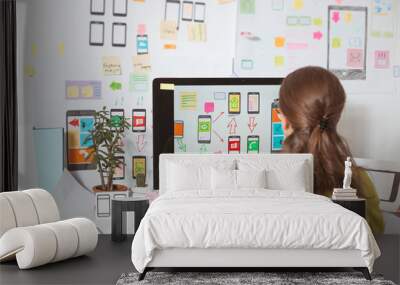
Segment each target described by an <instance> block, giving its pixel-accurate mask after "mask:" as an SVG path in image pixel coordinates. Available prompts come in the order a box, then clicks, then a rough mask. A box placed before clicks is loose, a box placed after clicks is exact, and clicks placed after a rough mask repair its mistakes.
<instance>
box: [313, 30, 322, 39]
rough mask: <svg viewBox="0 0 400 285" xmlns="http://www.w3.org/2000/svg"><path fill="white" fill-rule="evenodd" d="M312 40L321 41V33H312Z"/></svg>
mask: <svg viewBox="0 0 400 285" xmlns="http://www.w3.org/2000/svg"><path fill="white" fill-rule="evenodd" d="M313 39H314V40H320V39H322V33H321V32H320V31H318V32H314V33H313Z"/></svg>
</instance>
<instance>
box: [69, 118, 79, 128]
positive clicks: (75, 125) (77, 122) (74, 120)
mask: <svg viewBox="0 0 400 285" xmlns="http://www.w3.org/2000/svg"><path fill="white" fill-rule="evenodd" d="M69 124H70V125H71V126H73V127H77V126H79V120H78V119H73V120H72V121H69Z"/></svg>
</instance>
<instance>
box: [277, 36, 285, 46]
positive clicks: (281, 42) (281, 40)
mask: <svg viewBox="0 0 400 285" xmlns="http://www.w3.org/2000/svg"><path fill="white" fill-rule="evenodd" d="M285 41H286V39H285V38H284V37H275V46H276V47H283V46H284V45H285Z"/></svg>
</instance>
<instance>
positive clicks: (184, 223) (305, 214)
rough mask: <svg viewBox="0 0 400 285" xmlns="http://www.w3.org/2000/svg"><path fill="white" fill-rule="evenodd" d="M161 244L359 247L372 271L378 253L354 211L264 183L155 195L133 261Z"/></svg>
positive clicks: (138, 263) (143, 259) (142, 262)
mask: <svg viewBox="0 0 400 285" xmlns="http://www.w3.org/2000/svg"><path fill="white" fill-rule="evenodd" d="M165 248H274V249H279V248H286V249H287V248H290V249H295V248H301V249H358V250H360V251H361V256H362V258H363V259H364V260H365V264H366V266H367V267H368V268H369V270H370V271H371V272H372V267H373V263H374V260H375V259H376V258H377V257H379V255H380V251H379V248H378V246H377V244H376V241H375V239H374V237H373V235H372V233H371V230H370V228H369V226H368V224H367V222H366V220H365V219H363V218H362V217H360V216H359V215H357V214H355V213H353V212H351V211H349V210H347V209H344V208H342V207H341V206H339V205H337V204H335V203H333V202H332V201H331V200H330V199H328V198H326V197H323V196H320V195H315V194H311V193H306V192H298V191H276V190H265V189H264V190H259V189H248V190H240V191H232V192H230V191H218V192H216V193H211V192H210V193H208V192H204V191H200V192H198V191H182V192H172V193H166V194H164V195H162V196H160V197H159V198H158V199H156V200H155V201H154V202H153V203H152V204H151V206H150V208H149V210H148V211H147V213H146V215H145V217H144V218H143V220H142V222H141V223H140V226H139V228H138V230H137V232H136V235H135V238H134V240H133V243H132V262H133V264H134V266H135V267H136V269H137V270H138V271H139V272H143V270H144V268H145V267H146V265H147V264H148V263H149V262H150V261H151V260H152V257H153V252H154V250H155V249H165Z"/></svg>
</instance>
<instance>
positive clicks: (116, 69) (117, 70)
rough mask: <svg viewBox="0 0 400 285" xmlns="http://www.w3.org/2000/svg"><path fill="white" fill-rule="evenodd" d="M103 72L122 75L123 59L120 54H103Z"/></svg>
mask: <svg viewBox="0 0 400 285" xmlns="http://www.w3.org/2000/svg"><path fill="white" fill-rule="evenodd" d="M103 74H104V75H121V74H122V69H121V60H120V58H119V57H118V56H103Z"/></svg>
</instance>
